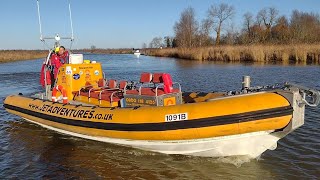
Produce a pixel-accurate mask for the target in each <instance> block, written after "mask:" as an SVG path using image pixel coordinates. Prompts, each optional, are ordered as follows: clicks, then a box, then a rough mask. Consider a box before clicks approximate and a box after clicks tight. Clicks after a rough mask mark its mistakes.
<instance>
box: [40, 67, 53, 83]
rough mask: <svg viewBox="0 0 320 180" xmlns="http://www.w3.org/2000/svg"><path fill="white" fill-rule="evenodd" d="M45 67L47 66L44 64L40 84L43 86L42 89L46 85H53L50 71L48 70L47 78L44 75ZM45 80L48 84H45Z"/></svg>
mask: <svg viewBox="0 0 320 180" xmlns="http://www.w3.org/2000/svg"><path fill="white" fill-rule="evenodd" d="M45 67H46V65H45V64H42V67H41V72H40V84H41V85H42V87H45V85H50V84H51V77H50V71H49V70H46V76H45V74H44V70H45ZM45 79H46V81H47V84H45Z"/></svg>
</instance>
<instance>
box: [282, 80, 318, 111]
mask: <svg viewBox="0 0 320 180" xmlns="http://www.w3.org/2000/svg"><path fill="white" fill-rule="evenodd" d="M285 87H286V88H289V89H290V88H298V89H299V92H300V93H301V95H302V101H301V102H299V105H308V106H311V107H316V106H318V105H319V103H320V92H319V91H318V90H315V89H312V88H309V87H305V86H301V85H298V84H294V83H286V84H285ZM307 97H308V98H309V99H310V100H307V99H308V98H307Z"/></svg>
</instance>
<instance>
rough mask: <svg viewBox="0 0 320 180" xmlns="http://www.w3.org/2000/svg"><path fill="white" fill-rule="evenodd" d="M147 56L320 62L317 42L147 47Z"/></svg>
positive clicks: (246, 60) (239, 60)
mask: <svg viewBox="0 0 320 180" xmlns="http://www.w3.org/2000/svg"><path fill="white" fill-rule="evenodd" d="M144 53H145V54H146V55H150V56H158V57H175V58H181V59H189V60H200V61H225V62H264V63H268V62H282V63H284V64H286V63H292V62H293V63H308V64H320V61H319V59H320V44H313V45H310V44H300V45H236V46H227V45H226V46H216V47H202V48H164V49H146V50H144Z"/></svg>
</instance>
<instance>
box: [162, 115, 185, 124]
mask: <svg viewBox="0 0 320 180" xmlns="http://www.w3.org/2000/svg"><path fill="white" fill-rule="evenodd" d="M164 119H165V121H166V122H172V121H184V120H188V113H178V114H166V116H165V118H164Z"/></svg>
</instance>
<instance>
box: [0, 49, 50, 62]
mask: <svg viewBox="0 0 320 180" xmlns="http://www.w3.org/2000/svg"><path fill="white" fill-rule="evenodd" d="M47 54H48V51H44V50H0V63H3V62H10V61H19V60H30V59H37V58H43V57H46V56H47Z"/></svg>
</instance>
